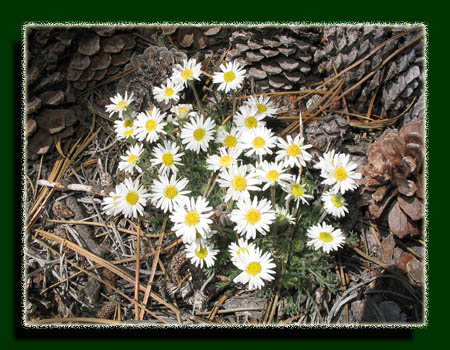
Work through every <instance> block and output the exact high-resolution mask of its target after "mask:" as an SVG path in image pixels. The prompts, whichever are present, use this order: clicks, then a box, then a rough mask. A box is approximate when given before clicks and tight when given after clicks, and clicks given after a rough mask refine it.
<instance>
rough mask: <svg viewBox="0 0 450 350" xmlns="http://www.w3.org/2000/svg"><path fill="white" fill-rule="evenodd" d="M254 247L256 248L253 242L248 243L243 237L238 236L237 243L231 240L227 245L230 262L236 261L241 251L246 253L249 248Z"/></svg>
mask: <svg viewBox="0 0 450 350" xmlns="http://www.w3.org/2000/svg"><path fill="white" fill-rule="evenodd" d="M255 248H256V245H255V243H249V242H248V241H247V240H246V239H244V238H239V239H238V242H237V244H236V242H231V243H230V245H229V246H228V251H229V253H230V255H231V262H233V263H234V262H236V260H237V259H238V257H239V255H241V254H242V253H247V254H248V253H249V252H250V250H251V249H255Z"/></svg>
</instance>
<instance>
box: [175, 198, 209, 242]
mask: <svg viewBox="0 0 450 350" xmlns="http://www.w3.org/2000/svg"><path fill="white" fill-rule="evenodd" d="M212 214H213V211H212V207H210V206H209V202H208V201H207V200H206V199H205V198H203V197H197V200H195V199H194V198H190V199H188V200H186V201H185V202H184V203H183V204H182V205H177V206H175V207H174V209H173V214H172V215H171V216H170V220H171V221H172V222H173V223H174V226H173V228H172V230H173V231H175V234H176V235H177V237H181V238H182V240H183V242H184V243H185V244H190V243H192V242H193V241H194V240H195V238H196V234H197V233H198V234H199V235H200V236H202V237H203V238H206V236H207V233H208V232H209V231H210V230H211V229H210V227H209V225H210V224H211V223H212V220H211V219H210V217H211V215H212Z"/></svg>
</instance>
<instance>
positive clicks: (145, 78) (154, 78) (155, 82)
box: [117, 45, 187, 111]
mask: <svg viewBox="0 0 450 350" xmlns="http://www.w3.org/2000/svg"><path fill="white" fill-rule="evenodd" d="M183 59H187V56H186V54H184V53H183V52H179V51H177V50H176V49H174V48H172V49H170V50H169V49H167V48H166V47H158V46H152V45H151V46H149V47H148V48H146V49H145V51H144V52H143V53H142V54H137V53H136V54H133V55H132V56H131V60H130V63H129V64H127V65H126V66H125V69H130V68H136V70H135V71H134V72H133V73H132V74H129V75H127V76H125V77H123V78H122V79H121V80H120V82H119V84H118V86H117V92H118V93H121V94H124V93H125V91H127V92H128V95H130V94H131V93H133V96H134V101H133V107H134V108H135V109H136V110H137V111H141V110H143V109H147V108H150V107H152V106H158V107H160V108H161V109H163V110H166V109H167V108H168V106H167V105H165V104H163V103H159V102H157V101H156V100H154V99H153V93H152V91H153V87H154V86H160V85H161V84H163V83H165V82H166V81H167V79H168V78H170V77H171V75H172V72H173V66H174V65H175V64H177V63H180V64H181V63H182V62H183Z"/></svg>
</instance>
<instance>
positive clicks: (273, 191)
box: [270, 184, 275, 209]
mask: <svg viewBox="0 0 450 350" xmlns="http://www.w3.org/2000/svg"><path fill="white" fill-rule="evenodd" d="M270 195H271V199H272V208H273V209H275V184H273V185H272V186H270Z"/></svg>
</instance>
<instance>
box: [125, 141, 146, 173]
mask: <svg viewBox="0 0 450 350" xmlns="http://www.w3.org/2000/svg"><path fill="white" fill-rule="evenodd" d="M143 152H144V149H143V145H142V144H141V143H136V144H135V145H134V146H131V147H130V149H129V150H128V151H127V154H126V156H121V157H120V159H122V161H121V162H119V170H123V171H125V172H128V173H130V174H131V175H133V174H134V169H136V170H137V171H138V172H140V173H142V169H141V168H140V167H139V166H138V165H137V162H138V161H139V158H140V157H141V155H142V153H143Z"/></svg>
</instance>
